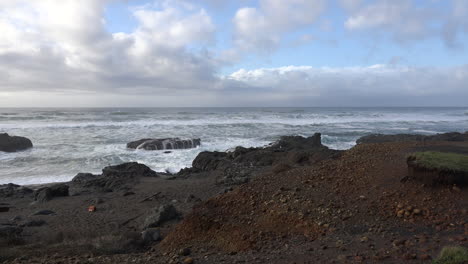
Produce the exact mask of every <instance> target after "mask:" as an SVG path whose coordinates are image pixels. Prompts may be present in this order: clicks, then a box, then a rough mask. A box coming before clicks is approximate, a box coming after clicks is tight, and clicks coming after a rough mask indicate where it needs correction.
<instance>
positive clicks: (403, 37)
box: [340, 0, 468, 48]
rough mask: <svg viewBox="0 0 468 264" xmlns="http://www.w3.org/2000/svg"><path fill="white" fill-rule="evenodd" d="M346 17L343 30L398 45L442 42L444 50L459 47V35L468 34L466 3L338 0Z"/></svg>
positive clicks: (463, 1)
mask: <svg viewBox="0 0 468 264" xmlns="http://www.w3.org/2000/svg"><path fill="white" fill-rule="evenodd" d="M340 2H341V5H342V6H343V7H344V8H345V10H347V12H348V15H349V17H348V18H347V19H346V21H345V23H344V26H345V28H346V29H348V30H350V31H365V32H370V33H371V34H374V35H387V36H390V37H391V38H392V39H393V40H395V41H397V42H399V43H409V42H415V41H420V40H424V39H429V38H435V39H440V40H442V41H443V42H444V43H445V44H446V45H447V47H450V48H455V47H461V46H462V44H461V43H460V42H459V38H460V37H461V35H464V34H466V33H468V2H467V1H465V0H450V1H444V4H445V5H446V6H448V11H447V10H445V8H442V7H441V6H440V5H441V3H439V1H432V2H429V1H427V3H425V5H421V4H420V3H419V2H418V1H415V0H377V1H368V2H364V1H360V0H341V1H340Z"/></svg>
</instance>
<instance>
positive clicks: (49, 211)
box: [32, 209, 55, 215]
mask: <svg viewBox="0 0 468 264" xmlns="http://www.w3.org/2000/svg"><path fill="white" fill-rule="evenodd" d="M32 215H55V212H54V211H51V210H47V209H46V210H39V211H37V212H35V213H33V214H32Z"/></svg>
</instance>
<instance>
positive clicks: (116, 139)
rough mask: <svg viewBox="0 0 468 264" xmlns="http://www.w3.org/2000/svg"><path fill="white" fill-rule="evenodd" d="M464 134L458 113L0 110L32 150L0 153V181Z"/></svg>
mask: <svg viewBox="0 0 468 264" xmlns="http://www.w3.org/2000/svg"><path fill="white" fill-rule="evenodd" d="M467 130H468V107H466V108H78V109H73V108H69V109H66V108H50V109H48V108H38V109H33V108H0V132H6V133H9V134H10V135H18V136H25V137H28V138H29V139H31V140H32V142H33V144H34V148H32V149H30V150H27V151H22V152H16V153H3V152H0V184H4V183H10V182H11V183H16V184H40V183H49V182H62V181H68V180H71V179H72V178H73V177H74V176H75V175H76V174H77V173H79V172H91V173H99V172H100V171H101V169H102V168H103V167H105V166H108V165H114V164H119V163H122V162H129V161H137V162H140V163H144V164H146V165H148V166H149V167H150V168H152V169H153V170H156V171H169V172H173V173H175V172H178V171H179V170H180V169H182V168H185V167H190V166H191V163H192V160H193V159H194V158H195V157H196V156H197V154H198V153H199V152H201V151H215V150H216V151H226V150H229V149H232V148H234V147H236V146H244V147H260V146H264V145H267V144H269V143H271V142H274V141H276V140H277V139H278V138H279V137H280V136H283V135H301V136H311V135H312V134H314V133H315V132H320V133H322V141H323V143H324V144H325V145H327V146H329V147H330V148H334V149H348V148H351V147H352V146H354V145H355V141H356V139H358V138H359V137H361V136H364V135H367V134H370V133H386V134H398V133H417V134H435V133H443V132H452V131H457V132H464V131H467ZM168 137H179V138H201V142H202V143H201V146H200V147H198V148H195V149H187V150H173V151H172V152H171V153H164V151H146V150H130V149H127V148H126V143H128V142H130V141H134V140H138V139H141V138H168Z"/></svg>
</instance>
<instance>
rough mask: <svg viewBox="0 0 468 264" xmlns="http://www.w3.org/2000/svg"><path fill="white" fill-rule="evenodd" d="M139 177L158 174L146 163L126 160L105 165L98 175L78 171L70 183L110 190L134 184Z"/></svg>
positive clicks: (75, 185)
mask: <svg viewBox="0 0 468 264" xmlns="http://www.w3.org/2000/svg"><path fill="white" fill-rule="evenodd" d="M140 177H158V174H157V173H156V172H155V171H153V170H152V169H150V168H149V167H148V166H146V165H143V164H140V163H137V162H128V163H123V164H120V165H116V166H108V167H105V168H104V169H103V170H102V174H100V175H94V174H91V173H78V174H77V175H76V176H75V177H74V178H73V179H72V181H71V183H72V185H74V187H82V188H91V189H95V190H100V191H107V192H112V191H116V190H124V189H126V188H128V187H130V186H131V185H133V184H136V183H137V182H138V180H139V178H140Z"/></svg>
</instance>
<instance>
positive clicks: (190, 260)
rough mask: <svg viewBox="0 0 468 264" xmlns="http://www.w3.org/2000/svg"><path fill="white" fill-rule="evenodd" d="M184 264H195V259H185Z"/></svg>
mask: <svg viewBox="0 0 468 264" xmlns="http://www.w3.org/2000/svg"><path fill="white" fill-rule="evenodd" d="M184 263H185V264H192V263H193V258H190V257H188V258H185V259H184Z"/></svg>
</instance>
